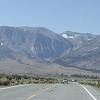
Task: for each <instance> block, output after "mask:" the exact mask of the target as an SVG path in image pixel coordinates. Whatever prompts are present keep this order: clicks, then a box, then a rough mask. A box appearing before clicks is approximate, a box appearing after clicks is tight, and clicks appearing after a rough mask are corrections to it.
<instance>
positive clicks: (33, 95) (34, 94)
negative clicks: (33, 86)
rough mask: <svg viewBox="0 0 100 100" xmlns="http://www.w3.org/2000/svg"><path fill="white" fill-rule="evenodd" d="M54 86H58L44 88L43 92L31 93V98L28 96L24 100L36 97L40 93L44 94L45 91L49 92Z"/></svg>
mask: <svg viewBox="0 0 100 100" xmlns="http://www.w3.org/2000/svg"><path fill="white" fill-rule="evenodd" d="M56 86H58V84H57V85H54V86H52V87H46V88H45V90H43V91H41V92H39V93H33V94H32V95H31V96H29V97H28V98H26V100H31V99H32V98H33V97H36V96H38V95H40V94H41V93H43V92H45V91H47V90H49V89H51V88H54V87H56Z"/></svg>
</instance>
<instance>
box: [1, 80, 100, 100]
mask: <svg viewBox="0 0 100 100" xmlns="http://www.w3.org/2000/svg"><path fill="white" fill-rule="evenodd" d="M0 100H100V92H99V91H97V90H95V89H94V88H93V87H91V86H83V85H80V84H79V83H75V82H73V83H69V84H44V85H43V84H33V85H24V86H15V87H8V88H0Z"/></svg>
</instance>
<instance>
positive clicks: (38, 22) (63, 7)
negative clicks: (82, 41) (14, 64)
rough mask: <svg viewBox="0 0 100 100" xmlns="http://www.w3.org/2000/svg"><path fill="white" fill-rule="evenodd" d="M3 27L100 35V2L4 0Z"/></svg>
mask: <svg viewBox="0 0 100 100" xmlns="http://www.w3.org/2000/svg"><path fill="white" fill-rule="evenodd" d="M0 26H14V27H19V26H31V27H45V28H48V29H50V30H52V31H54V32H56V33H61V32H64V31H74V32H81V33H93V34H100V27H99V26H100V0H0Z"/></svg>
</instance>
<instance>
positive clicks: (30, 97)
mask: <svg viewBox="0 0 100 100" xmlns="http://www.w3.org/2000/svg"><path fill="white" fill-rule="evenodd" d="M36 96H37V95H36V94H35V93H34V94H33V95H31V96H29V97H28V98H27V99H26V100H30V99H32V98H33V97H36Z"/></svg>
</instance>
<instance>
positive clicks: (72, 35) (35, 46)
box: [0, 26, 100, 74]
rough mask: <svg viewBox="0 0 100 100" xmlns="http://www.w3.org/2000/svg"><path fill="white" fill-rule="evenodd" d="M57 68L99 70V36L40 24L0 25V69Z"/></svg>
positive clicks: (26, 70)
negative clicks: (53, 30) (57, 31)
mask: <svg viewBox="0 0 100 100" xmlns="http://www.w3.org/2000/svg"><path fill="white" fill-rule="evenodd" d="M24 59H27V60H24ZM23 60H24V61H23ZM35 60H36V61H35ZM2 62H3V63H2ZM29 62H30V63H31V65H30V63H29ZM6 63H7V65H8V67H7V65H6ZM23 66H24V67H23ZM38 66H39V69H38ZM43 66H44V67H43ZM46 66H47V67H46ZM48 66H49V67H48ZM52 66H53V67H52ZM57 66H59V67H57ZM36 67H37V68H36ZM51 68H52V71H51V70H50V69H51ZM57 68H58V69H59V71H58V72H60V70H61V72H64V73H66V72H67V73H68V71H67V69H68V68H70V69H71V70H70V74H71V73H74V71H75V70H76V69H78V70H81V72H82V71H83V72H84V70H85V71H86V70H88V71H90V72H93V71H94V70H95V72H99V70H100V36H99V35H93V34H90V33H77V32H71V31H66V32H63V33H61V34H57V33H55V32H52V31H50V30H48V29H46V28H42V27H8V26H0V70H1V72H7V73H10V72H11V73H13V72H16V73H18V72H19V73H21V72H22V73H24V72H25V73H26V72H27V73H33V72H34V73H35V72H37V73H40V72H41V71H42V72H41V73H45V72H46V74H47V73H49V72H50V73H51V72H55V73H56V70H57ZM64 68H65V70H66V71H64ZM19 69H20V70H19ZM30 69H32V71H31V70H30ZM45 69H46V70H45ZM55 69H56V70H55ZM62 69H63V70H62ZM43 70H44V71H43ZM81 72H80V73H81ZM67 73H66V74H67ZM77 73H78V71H77Z"/></svg>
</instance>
